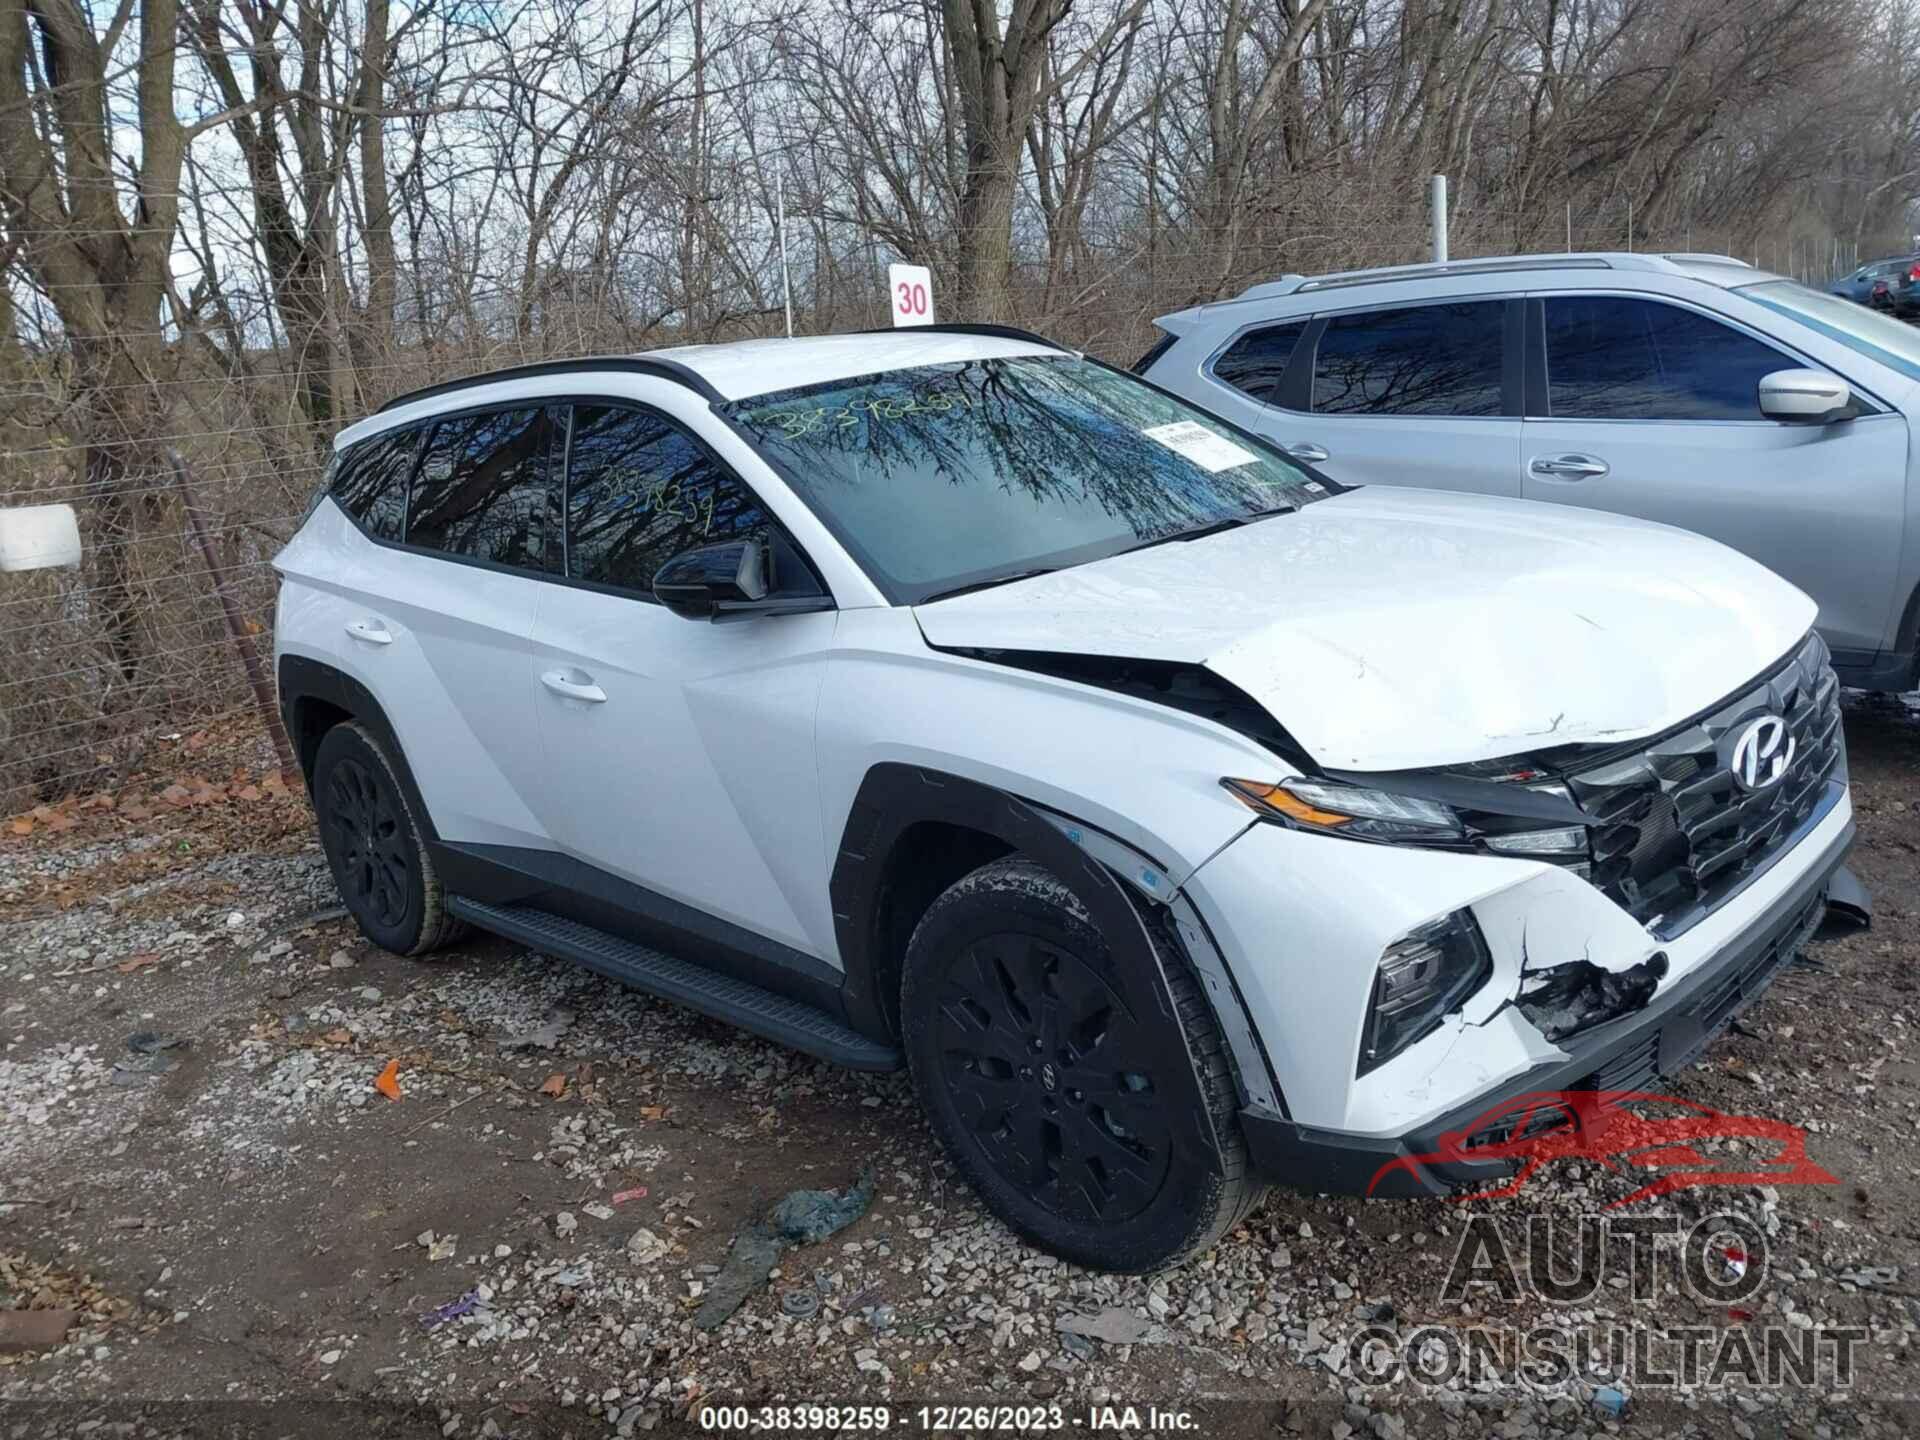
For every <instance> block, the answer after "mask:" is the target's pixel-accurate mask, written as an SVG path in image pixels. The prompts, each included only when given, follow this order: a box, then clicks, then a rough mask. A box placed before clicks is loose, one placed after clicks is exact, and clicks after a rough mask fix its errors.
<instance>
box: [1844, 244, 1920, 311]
mask: <svg viewBox="0 0 1920 1440" xmlns="http://www.w3.org/2000/svg"><path fill="white" fill-rule="evenodd" d="M1828 288H1829V293H1831V294H1834V295H1838V296H1839V297H1840V298H1841V299H1842V300H1851V301H1853V303H1854V304H1856V305H1866V306H1870V307H1871V308H1873V309H1875V310H1886V311H1889V312H1890V313H1892V314H1894V315H1897V316H1899V317H1900V318H1901V319H1902V320H1910V319H1913V318H1914V317H1916V316H1920V255H1904V256H1895V257H1894V258H1893V259H1891V260H1875V261H1873V262H1872V263H1871V264H1868V265H1862V266H1861V267H1860V268H1859V269H1858V270H1855V271H1854V272H1853V273H1852V274H1851V275H1842V276H1841V277H1840V278H1839V279H1838V280H1835V281H1834V282H1833V284H1832V285H1831V286H1830V287H1828Z"/></svg>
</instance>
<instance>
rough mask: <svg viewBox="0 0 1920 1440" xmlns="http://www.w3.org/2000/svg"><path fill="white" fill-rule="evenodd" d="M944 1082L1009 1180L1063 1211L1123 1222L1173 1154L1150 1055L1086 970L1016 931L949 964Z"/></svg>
mask: <svg viewBox="0 0 1920 1440" xmlns="http://www.w3.org/2000/svg"><path fill="white" fill-rule="evenodd" d="M936 1033H937V1035H938V1044H939V1051H940V1057H941V1071H942V1076H943V1078H944V1080H945V1082H946V1084H947V1086H948V1087H949V1089H950V1090H951V1091H952V1093H953V1095H954V1099H955V1103H956V1106H957V1107H958V1108H959V1109H960V1110H961V1112H962V1115H963V1116H964V1118H965V1119H966V1121H967V1123H968V1129H969V1133H970V1134H971V1136H972V1137H973V1139H974V1141H975V1142H976V1143H977V1144H978V1145H979V1146H980V1148H981V1150H982V1151H983V1152H984V1153H985V1154H986V1155H987V1157H988V1159H989V1160H990V1161H991V1163H992V1164H993V1166H994V1168H995V1169H996V1170H997V1171H999V1173H1000V1174H1001V1175H1002V1176H1003V1177H1005V1178H1006V1180H1007V1182H1008V1183H1009V1184H1011V1185H1014V1186H1016V1187H1018V1188H1019V1189H1020V1191H1021V1192H1022V1193H1023V1194H1025V1195H1026V1196H1027V1197H1028V1198H1029V1199H1031V1200H1032V1201H1033V1202H1034V1203H1035V1204H1037V1205H1039V1206H1041V1207H1042V1208H1044V1209H1046V1210H1047V1211H1049V1212H1051V1213H1052V1214H1055V1215H1058V1216H1060V1217H1062V1218H1063V1219H1067V1220H1076V1221H1089V1222H1092V1221H1113V1220H1128V1219H1132V1218H1133V1217H1134V1216H1136V1215H1138V1214H1140V1213H1141V1212H1142V1211H1143V1210H1145V1209H1146V1208H1147V1207H1148V1206H1149V1205H1150V1204H1152V1202H1153V1198H1154V1196H1155V1195H1156V1194H1158V1193H1159V1191H1160V1187H1161V1185H1162V1184H1163V1183H1164V1181H1165V1179H1166V1173H1167V1167H1168V1164H1169V1162H1170V1160H1171V1158H1172V1153H1173V1152H1172V1144H1171V1137H1170V1136H1169V1134H1168V1126H1167V1121H1168V1114H1167V1111H1166V1110H1165V1108H1163V1107H1162V1106H1161V1105H1160V1104H1159V1103H1158V1100H1157V1097H1156V1096H1155V1094H1154V1082H1153V1070H1154V1066H1155V1064H1156V1059H1155V1056H1154V1054H1153V1047H1151V1046H1150V1045H1149V1044H1148V1043H1147V1039H1146V1037H1145V1036H1144V1035H1143V1034H1142V1032H1141V1027H1140V1024H1139V1022H1138V1021H1137V1020H1136V1019H1135V1018H1134V1016H1133V1015H1132V1013H1131V1012H1130V1011H1129V1010H1128V1009H1127V1006H1126V1003H1125V1001H1124V1000H1122V999H1121V997H1120V996H1119V995H1117V994H1115V993H1114V991H1113V988H1112V987H1111V986H1110V985H1108V984H1107V982H1106V981H1105V980H1104V979H1103V978H1102V977H1101V975H1100V974H1099V972H1098V971H1096V970H1095V969H1094V968H1093V967H1092V966H1091V965H1089V964H1088V963H1087V962H1086V961H1085V960H1083V959H1082V958H1081V957H1080V956H1078V955H1076V954H1074V953H1072V952H1071V951H1069V950H1066V949H1063V948H1062V947H1060V946H1058V945H1053V944H1049V943H1048V942H1046V941H1044V940H1041V939H1038V938H1036V937H1034V936H1031V935H1025V934H1020V933H1018V932H1002V933H1000V934H995V935H988V936H985V937H983V938H981V939H979V940H976V941H975V942H974V943H973V944H971V945H969V946H968V947H967V949H966V950H965V951H964V952H963V953H962V954H961V955H960V957H959V959H958V960H957V961H956V962H955V963H954V965H953V966H952V968H951V969H949V970H948V972H947V977H946V983H945V985H944V986H943V987H942V990H941V994H940V1008H939V1020H938V1022H937V1025H936Z"/></svg>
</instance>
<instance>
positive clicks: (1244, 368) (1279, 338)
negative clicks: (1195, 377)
mask: <svg viewBox="0 0 1920 1440" xmlns="http://www.w3.org/2000/svg"><path fill="white" fill-rule="evenodd" d="M1306 333H1307V322H1306V321H1304V320H1295V321H1293V322H1291V323H1289V324H1286V325H1263V326H1261V327H1260V328H1259V329H1258V330H1249V331H1248V332H1247V333H1246V334H1244V335H1242V336H1241V337H1240V338H1239V339H1238V340H1236V341H1234V342H1233V344H1231V345H1229V346H1228V347H1227V348H1226V351H1225V352H1224V353H1223V354H1222V355H1221V356H1220V358H1219V359H1218V360H1216V361H1214V362H1213V374H1214V378H1215V379H1217V380H1220V381H1222V382H1223V383H1225V384H1228V385H1231V386H1232V387H1233V388H1234V389H1236V390H1239V391H1241V392H1242V393H1244V394H1247V395H1251V396H1252V397H1253V398H1254V399H1255V400H1259V401H1262V402H1264V403H1266V404H1272V403H1274V401H1275V397H1276V396H1277V394H1278V392H1279V389H1280V377H1281V376H1283V375H1285V374H1286V373H1287V363H1288V362H1289V361H1290V360H1292V359H1293V352H1294V347H1295V346H1297V345H1298V344H1299V343H1300V337H1301V336H1302V335H1304V334H1306Z"/></svg>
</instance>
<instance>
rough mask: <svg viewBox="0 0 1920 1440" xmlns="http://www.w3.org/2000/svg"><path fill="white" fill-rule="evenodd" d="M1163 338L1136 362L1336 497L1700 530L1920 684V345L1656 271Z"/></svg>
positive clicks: (1506, 264) (1481, 264) (1399, 292)
mask: <svg viewBox="0 0 1920 1440" xmlns="http://www.w3.org/2000/svg"><path fill="white" fill-rule="evenodd" d="M1157 323H1158V325H1159V327H1160V329H1161V330H1162V331H1163V332H1164V338H1163V339H1162V340H1161V342H1160V343H1159V344H1158V345H1156V346H1155V347H1154V349H1153V350H1152V351H1150V352H1149V353H1148V354H1147V355H1146V356H1145V357H1143V359H1142V360H1141V361H1140V363H1139V364H1138V365H1136V367H1135V368H1136V369H1137V370H1139V371H1140V372H1141V373H1142V374H1144V375H1146V376H1147V377H1148V378H1149V379H1151V380H1152V381H1153V382H1154V383H1156V384H1158V385H1161V386H1163V387H1165V388H1166V389H1168V390H1171V391H1173V392H1175V393H1176V394H1179V395H1182V396H1184V397H1186V398H1187V399H1189V400H1192V401H1195V402H1197V403H1199V404H1200V405H1202V406H1205V407H1206V408H1208V409H1211V410H1213V411H1215V412H1217V413H1219V414H1221V415H1223V416H1224V417H1226V418H1227V419H1229V420H1232V421H1234V422H1236V423H1238V424H1240V425H1242V426H1245V427H1246V428H1248V429H1250V430H1252V431H1254V432H1256V433H1257V434H1260V435H1262V436H1264V437H1266V438H1269V439H1271V440H1273V441H1274V442H1276V443H1277V444H1279V445H1280V446H1281V447H1282V448H1283V449H1285V450H1286V451H1287V452H1288V453H1289V454H1290V455H1292V456H1293V457H1294V458H1296V459H1298V460H1301V461H1304V462H1306V463H1307V464H1309V465H1312V466H1313V467H1315V468H1316V469H1319V470H1322V471H1324V472H1325V473H1326V474H1327V475H1329V476H1331V477H1333V478H1334V479H1336V480H1339V481H1341V482H1342V483H1344V484H1349V485H1352V484H1378V485H1414V486H1421V487H1424V488H1432V489H1448V490H1469V491H1476V492H1478V493H1480V494H1485V495H1500V496H1509V497H1520V498H1524V499H1529V500H1546V501H1551V502H1553V503H1556V504H1561V505H1581V506H1586V507H1587V508H1589V509H1594V510H1610V511H1613V512H1615V513H1617V514H1622V515H1634V516H1639V517H1641V518H1643V519H1648V520H1657V521H1662V522H1665V523H1666V524H1669V525H1675V526H1679V527H1681V528H1682V529H1686V530H1693V531H1697V532H1698V533H1700V534H1702V535H1706V536H1709V537H1711V538H1713V539H1716V540H1720V541H1722V542H1724V543H1725V544H1727V545H1730V546H1732V547H1733V548H1734V549H1736V550H1739V551H1742V552H1744V553H1745V554H1747V555H1750V556H1752V557H1753V558H1754V559H1756V560H1758V561H1760V562H1761V563H1762V564H1765V565H1767V566H1768V567H1770V568H1771V569H1773V570H1774V571H1776V572H1778V573H1779V574H1781V575H1783V576H1785V577H1786V578H1787V579H1789V580H1791V581H1792V582H1793V583H1795V584H1796V585H1798V586H1799V587H1800V588H1801V589H1803V590H1805V591H1806V592H1807V593H1808V594H1809V595H1811V596H1812V597H1813V598H1814V600H1815V601H1816V602H1817V603H1818V604H1819V607H1820V631H1821V633H1822V634H1823V635H1824V636H1825V637H1826V640H1827V643H1828V645H1829V646H1831V648H1832V651H1833V662H1834V665H1835V667H1836V669H1838V671H1839V672H1840V675H1841V678H1842V679H1843V681H1844V682H1845V683H1847V684H1850V685H1857V686H1862V687H1865V688H1868V689H1879V690H1905V689H1911V688H1913V687H1914V686H1915V685H1916V684H1917V683H1920V676H1917V675H1916V659H1917V657H1920V642H1917V641H1916V634H1915V632H1916V628H1920V459H1917V458H1916V453H1915V448H1914V445H1913V438H1914V437H1913V435H1912V433H1911V432H1912V430H1913V426H1914V422H1915V420H1916V418H1917V417H1920V330H1916V329H1914V328H1913V327H1910V326H1907V325H1902V324H1900V323H1898V322H1897V321H1894V320H1891V319H1889V318H1887V317H1886V316H1884V315H1881V314H1876V313H1874V312H1873V311H1871V310H1868V309H1865V308H1863V307H1861V306H1858V305H1852V304H1849V303H1847V302H1846V301H1844V300H1842V299H1839V298H1837V297H1835V296H1832V295H1823V294H1821V293H1820V292H1818V291H1816V290H1811V289H1808V288H1807V287H1805V286H1803V285H1799V284H1796V283H1795V282H1793V281H1791V280H1787V279H1783V278H1782V277H1780V276H1778V275H1772V274H1768V273H1767V272H1765V271H1762V270H1756V269H1754V268H1753V267H1751V266H1749V265H1746V264H1744V263H1743V262H1741V261H1738V260H1734V259H1730V258H1727V257H1725V256H1713V255H1640V254H1592V255H1534V256H1513V257H1506V258H1497V259H1484V260H1467V261H1460V262H1456V263H1452V264H1444V265H1415V266H1402V267H1396V268H1392V269H1383V270H1361V271H1352V272H1348V273H1345V274H1336V275H1321V276H1316V277H1313V278H1308V277H1306V276H1301V275H1288V276H1285V277H1282V278H1281V279H1279V280H1275V281H1272V282H1270V283H1267V284H1263V285H1256V286H1254V287H1253V288H1252V289H1250V290H1248V291H1247V292H1246V293H1245V294H1243V295H1240V296H1239V297H1237V298H1235V299H1232V300H1227V301H1221V302H1218V303H1215V304H1210V305H1201V306H1196V307H1194V308H1192V309H1188V310H1182V311H1180V312H1179V313H1177V314H1173V315H1167V316H1163V317H1162V318H1161V319H1160V320H1159V321H1158V322H1157ZM1672 580H1673V583H1675V584H1679V585H1685V584H1689V583H1691V582H1690V577H1688V576H1685V575H1675V576H1673V577H1672ZM1592 618H1593V622H1594V623H1595V624H1597V625H1600V626H1605V625H1606V624H1607V617H1606V615H1605V614H1597V615H1595V616H1594V617H1592Z"/></svg>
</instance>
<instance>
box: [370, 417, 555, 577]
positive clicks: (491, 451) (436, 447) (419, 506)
mask: <svg viewBox="0 0 1920 1440" xmlns="http://www.w3.org/2000/svg"><path fill="white" fill-rule="evenodd" d="M565 441H566V411H565V410H564V409H556V408H554V407H550V406H530V407H528V408H526V409H523V410H487V411H482V412H480V413H477V414H473V415H460V416H456V417H454V418H453V419H451V420H442V421H441V422H440V423H439V424H437V425H435V426H434V427H433V431H432V433H431V435H430V436H429V437H428V440H427V448H426V454H425V456H424V457H423V458H422V460H421V462H420V471H419V474H418V475H417V476H416V477H415V479H414V485H413V503H412V506H411V508H410V510H409V513H408V524H407V542H408V543H409V544H412V545H421V546H425V547H426V548H428V549H430V550H440V551H444V552H445V553H447V554H449V555H458V556H460V557H462V558H464V559H468V560H483V561H486V562H487V563H489V564H493V565H510V566H513V567H515V568H517V569H522V570H547V569H550V568H557V567H556V566H553V565H551V564H550V559H549V553H548V551H549V547H548V544H547V540H548V535H547V532H548V529H549V524H548V518H547V517H548V509H549V505H550V501H551V498H552V497H551V490H552V488H553V487H555V486H557V483H558V476H557V475H556V474H555V473H554V472H555V469H556V467H557V465H558V463H559V457H560V454H561V450H562V447H563V446H564V444H565ZM552 550H553V556H552V558H553V559H557V558H558V553H559V547H558V543H557V542H556V543H555V544H554V546H553V547H552Z"/></svg>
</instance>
